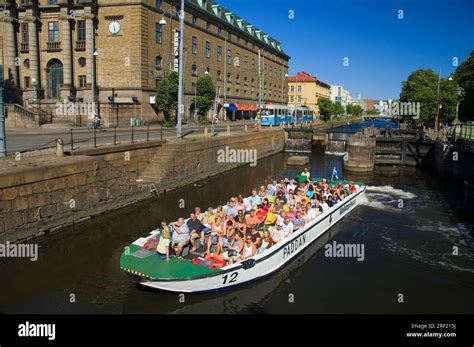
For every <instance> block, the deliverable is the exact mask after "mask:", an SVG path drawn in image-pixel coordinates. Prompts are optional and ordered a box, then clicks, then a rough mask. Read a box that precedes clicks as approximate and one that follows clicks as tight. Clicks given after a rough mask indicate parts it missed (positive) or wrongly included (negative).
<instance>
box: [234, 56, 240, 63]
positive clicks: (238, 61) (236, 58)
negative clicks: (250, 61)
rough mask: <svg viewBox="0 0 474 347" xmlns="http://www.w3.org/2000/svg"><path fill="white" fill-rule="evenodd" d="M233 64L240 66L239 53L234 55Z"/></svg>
mask: <svg viewBox="0 0 474 347" xmlns="http://www.w3.org/2000/svg"><path fill="white" fill-rule="evenodd" d="M234 65H235V66H240V53H237V54H236V55H235V64H234Z"/></svg>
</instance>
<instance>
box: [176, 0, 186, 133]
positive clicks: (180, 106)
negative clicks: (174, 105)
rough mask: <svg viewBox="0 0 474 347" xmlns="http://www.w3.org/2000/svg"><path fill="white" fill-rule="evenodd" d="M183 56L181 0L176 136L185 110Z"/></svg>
mask: <svg viewBox="0 0 474 347" xmlns="http://www.w3.org/2000/svg"><path fill="white" fill-rule="evenodd" d="M183 56H184V0H181V10H180V11H179V74H178V75H179V82H178V124H177V125H176V137H177V138H181V125H182V122H183V120H182V117H183V111H184V105H183V73H184V66H183Z"/></svg>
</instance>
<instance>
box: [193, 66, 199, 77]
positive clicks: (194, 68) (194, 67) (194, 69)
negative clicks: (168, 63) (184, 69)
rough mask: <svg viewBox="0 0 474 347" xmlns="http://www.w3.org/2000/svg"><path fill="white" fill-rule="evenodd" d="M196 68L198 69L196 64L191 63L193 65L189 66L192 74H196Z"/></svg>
mask: <svg viewBox="0 0 474 347" xmlns="http://www.w3.org/2000/svg"><path fill="white" fill-rule="evenodd" d="M197 70H198V69H197V66H196V64H193V66H191V74H192V75H193V76H197Z"/></svg>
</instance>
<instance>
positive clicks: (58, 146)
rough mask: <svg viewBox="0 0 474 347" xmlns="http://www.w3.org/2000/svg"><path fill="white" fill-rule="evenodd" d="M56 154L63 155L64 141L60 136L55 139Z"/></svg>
mask: <svg viewBox="0 0 474 347" xmlns="http://www.w3.org/2000/svg"><path fill="white" fill-rule="evenodd" d="M56 155H57V156H58V157H64V142H63V139H62V138H60V137H58V138H57V140H56Z"/></svg>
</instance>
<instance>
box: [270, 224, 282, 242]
mask: <svg viewBox="0 0 474 347" xmlns="http://www.w3.org/2000/svg"><path fill="white" fill-rule="evenodd" d="M284 237H285V232H284V230H283V222H282V223H278V224H277V226H276V230H274V231H273V233H272V240H273V242H274V243H277V242H280V241H281V240H282V239H283V238H284Z"/></svg>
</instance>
